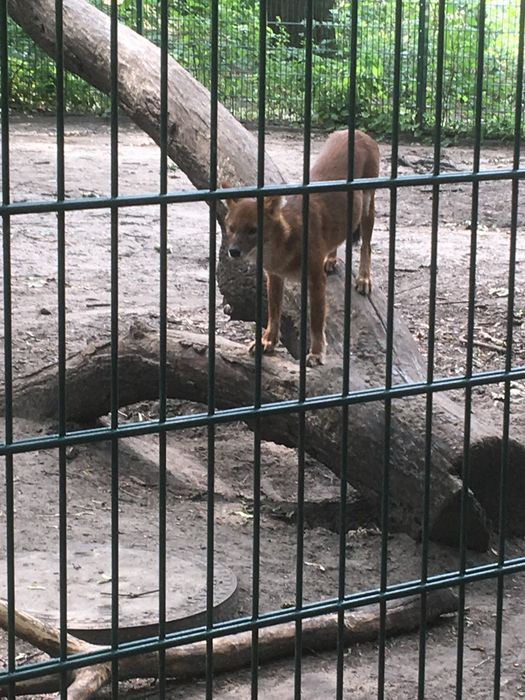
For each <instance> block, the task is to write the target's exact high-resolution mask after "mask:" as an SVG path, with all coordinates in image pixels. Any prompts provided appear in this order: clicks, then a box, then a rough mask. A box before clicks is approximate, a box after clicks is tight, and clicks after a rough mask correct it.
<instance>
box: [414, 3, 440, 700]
mask: <svg viewBox="0 0 525 700" xmlns="http://www.w3.org/2000/svg"><path fill="white" fill-rule="evenodd" d="M445 1H446V0H439V6H438V33H437V65H436V90H435V93H436V106H435V113H434V120H435V127H434V167H433V175H436V176H437V175H439V173H440V170H441V165H440V164H441V136H442V128H441V120H442V117H443V67H444V56H445ZM439 195H440V188H439V185H438V184H434V185H433V186H432V223H431V249H430V288H429V302H428V346H427V383H429V384H430V383H432V382H433V381H434V358H435V332H436V329H435V325H436V296H437V273H438V267H437V253H438V233H439ZM433 403H434V401H433V395H432V393H431V392H428V393H427V396H426V408H425V414H426V416H425V464H424V487H423V504H422V505H423V518H422V523H421V581H422V582H423V583H426V582H427V580H428V550H429V531H430V476H431V470H432V411H433ZM420 620H421V627H420V630H419V667H418V700H424V697H425V675H426V673H425V672H426V636H427V625H426V620H427V595H426V592H423V593H422V594H421V615H420Z"/></svg>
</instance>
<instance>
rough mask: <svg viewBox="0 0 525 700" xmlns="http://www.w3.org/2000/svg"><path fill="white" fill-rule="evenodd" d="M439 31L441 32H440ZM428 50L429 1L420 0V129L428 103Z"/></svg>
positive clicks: (417, 121) (417, 110) (418, 122)
mask: <svg viewBox="0 0 525 700" xmlns="http://www.w3.org/2000/svg"><path fill="white" fill-rule="evenodd" d="M438 31H439V30H438ZM427 50H428V17H427V0H419V22H418V30H417V69H416V87H417V94H416V124H417V126H418V127H419V128H420V129H424V127H425V112H426V102H427V62H428V59H427Z"/></svg>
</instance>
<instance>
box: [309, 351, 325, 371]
mask: <svg viewBox="0 0 525 700" xmlns="http://www.w3.org/2000/svg"><path fill="white" fill-rule="evenodd" d="M319 365H324V354H323V353H314V352H310V353H308V355H307V356H306V366H307V367H318V366H319Z"/></svg>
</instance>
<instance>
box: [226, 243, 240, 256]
mask: <svg viewBox="0 0 525 700" xmlns="http://www.w3.org/2000/svg"><path fill="white" fill-rule="evenodd" d="M228 254H229V256H230V258H240V257H241V249H240V248H239V247H238V246H236V245H232V246H230V247H229V248H228Z"/></svg>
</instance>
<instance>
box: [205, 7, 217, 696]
mask: <svg viewBox="0 0 525 700" xmlns="http://www.w3.org/2000/svg"><path fill="white" fill-rule="evenodd" d="M210 39H211V49H212V50H211V91H210V92H211V97H210V189H212V190H214V189H217V128H218V89H219V84H218V80H219V78H218V76H219V64H218V58H219V0H212V4H211V37H210ZM216 229H217V204H216V202H215V201H213V202H210V211H209V239H210V240H209V265H210V267H209V275H208V415H210V416H211V415H213V414H214V413H215V326H216V291H215V286H216V274H215V262H216V257H217V246H216V235H217V234H216ZM207 437H208V495H207V548H206V553H207V566H206V627H207V628H208V629H211V628H212V627H213V599H214V570H215V559H214V557H215V426H214V425H213V424H211V423H210V424H208V429H207ZM212 697H213V639H211V637H209V638H208V639H207V640H206V698H207V700H210V699H211V698H212Z"/></svg>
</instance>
